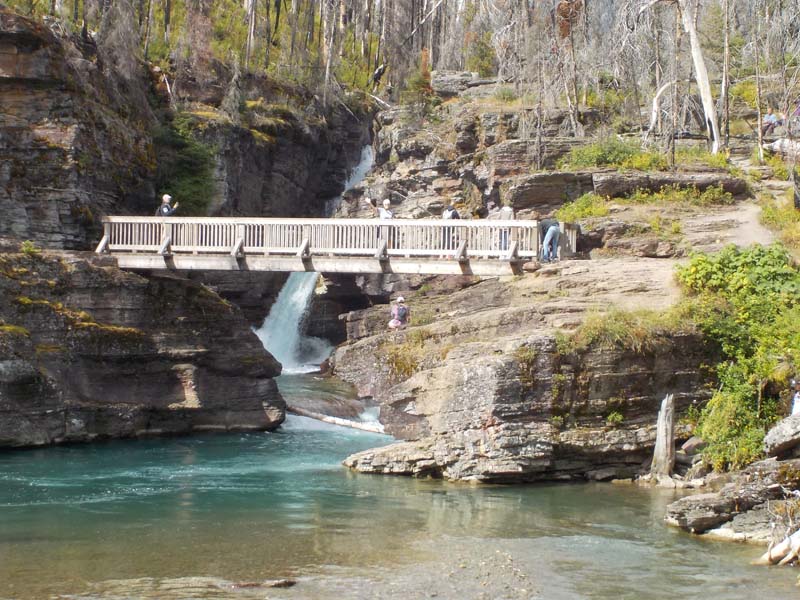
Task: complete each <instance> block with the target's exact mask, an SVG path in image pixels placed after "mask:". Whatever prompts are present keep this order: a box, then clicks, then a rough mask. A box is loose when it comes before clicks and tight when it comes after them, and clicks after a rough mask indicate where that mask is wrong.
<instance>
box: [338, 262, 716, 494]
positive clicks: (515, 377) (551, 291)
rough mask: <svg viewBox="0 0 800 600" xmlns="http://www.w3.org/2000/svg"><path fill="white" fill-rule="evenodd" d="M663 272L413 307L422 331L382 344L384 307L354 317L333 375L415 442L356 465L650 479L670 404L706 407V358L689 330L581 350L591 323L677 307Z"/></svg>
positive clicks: (562, 273)
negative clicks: (660, 421) (643, 307)
mask: <svg viewBox="0 0 800 600" xmlns="http://www.w3.org/2000/svg"><path fill="white" fill-rule="evenodd" d="M656 263H657V261H656V260H628V261H626V262H625V265H624V267H623V266H621V261H619V260H608V259H605V260H597V261H592V265H591V268H590V267H589V266H588V265H587V264H586V263H585V262H582V261H565V262H562V263H559V264H558V265H552V266H548V267H545V268H543V269H541V270H539V271H537V272H536V273H535V274H530V275H526V276H525V277H523V278H520V279H516V280H513V281H498V280H486V281H482V282H473V284H472V285H470V286H468V287H466V288H464V289H462V290H460V291H451V292H450V293H448V294H445V295H440V294H438V293H436V292H434V291H432V290H426V289H425V288H424V287H423V288H421V289H420V290H417V291H415V292H411V293H408V294H404V295H405V296H406V298H407V300H408V301H409V302H410V306H411V317H412V325H413V326H412V327H411V328H409V329H407V330H405V331H403V332H400V333H398V334H394V333H385V328H386V321H387V320H388V310H387V309H386V308H385V307H381V308H377V307H375V308H371V309H367V310H363V311H354V312H353V313H350V314H349V315H348V317H347V325H348V333H349V335H350V341H349V342H348V343H347V344H345V345H342V346H340V347H339V349H338V350H337V352H336V355H335V360H334V364H335V372H336V374H337V375H339V376H340V377H342V378H344V379H346V380H348V381H351V382H353V383H354V384H355V385H356V386H357V388H358V391H359V394H360V395H362V396H371V397H372V398H373V400H374V401H376V402H377V403H379V404H380V406H381V421H382V422H383V423H385V425H386V427H387V430H388V431H390V432H391V433H394V434H395V435H398V436H400V437H404V438H406V439H409V440H412V441H408V442H404V443H400V444H395V445H392V446H388V447H385V448H381V449H377V450H374V451H368V452H364V453H361V454H358V455H355V456H352V457H350V458H348V460H347V461H346V464H347V465H349V466H351V467H353V468H355V469H357V470H360V471H364V472H374V473H395V474H405V475H415V476H424V475H431V476H436V477H446V478H449V479H470V480H479V481H502V482H508V481H534V480H544V479H574V478H581V479H582V478H587V477H588V478H592V479H611V478H617V477H630V476H632V475H633V474H635V473H638V472H640V471H641V470H643V469H644V468H645V466H646V463H647V462H648V460H649V458H650V456H651V453H652V448H653V446H654V443H655V423H656V416H657V413H658V408H659V404H660V402H661V400H662V399H663V397H664V395H665V394H667V393H673V394H675V397H676V403H677V407H678V411H679V412H681V411H685V410H686V409H687V408H688V406H690V405H692V404H694V403H700V402H703V401H704V400H705V399H706V398H707V396H708V393H707V390H706V388H705V386H704V384H705V375H704V374H703V372H702V370H701V368H700V365H701V364H702V363H703V361H704V360H706V359H707V357H708V356H709V349H708V348H706V347H705V345H704V343H703V340H702V338H701V337H700V336H699V335H698V334H696V333H695V332H693V331H691V330H680V329H676V330H671V331H667V330H663V331H657V332H655V333H654V334H653V336H652V337H651V338H650V339H649V340H648V341H646V342H645V343H643V344H642V345H639V346H637V345H625V343H619V344H606V343H600V342H598V343H596V344H595V345H588V346H586V347H583V348H573V347H570V345H569V342H568V341H567V339H566V337H565V335H564V333H561V332H563V331H565V330H569V329H572V328H574V327H576V326H577V325H578V324H580V323H581V322H582V321H583V320H584V319H585V318H586V315H587V311H597V310H602V309H603V308H607V307H608V306H609V305H611V304H616V305H618V306H622V307H624V306H635V305H637V304H642V303H645V302H648V303H649V305H650V306H651V307H652V308H654V309H658V308H659V307H665V306H667V305H668V304H669V303H670V302H671V301H672V299H673V298H674V295H673V294H672V293H671V292H670V289H671V285H672V284H671V274H670V273H669V271H667V272H664V271H662V270H661V269H660V268H655V264H656Z"/></svg>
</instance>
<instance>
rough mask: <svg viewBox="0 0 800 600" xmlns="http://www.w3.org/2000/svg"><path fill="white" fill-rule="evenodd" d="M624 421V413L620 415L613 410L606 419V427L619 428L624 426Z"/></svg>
mask: <svg viewBox="0 0 800 600" xmlns="http://www.w3.org/2000/svg"><path fill="white" fill-rule="evenodd" d="M624 421H625V417H624V416H622V413H619V412H617V411H616V410H612V411H611V412H610V413H608V416H607V417H606V425H608V426H609V427H617V426H618V425H622V423H623V422H624Z"/></svg>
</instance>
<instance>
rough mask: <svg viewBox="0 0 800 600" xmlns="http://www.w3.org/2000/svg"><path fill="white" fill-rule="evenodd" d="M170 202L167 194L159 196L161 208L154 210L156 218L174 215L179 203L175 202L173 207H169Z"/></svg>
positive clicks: (170, 199)
mask: <svg viewBox="0 0 800 600" xmlns="http://www.w3.org/2000/svg"><path fill="white" fill-rule="evenodd" d="M170 202H172V196H170V195H169V194H164V195H163V196H161V206H159V207H158V208H157V209H156V216H157V217H171V216H172V215H174V214H175V211H176V210H178V206H179V205H180V202H176V203H175V206H170V204H169V203H170Z"/></svg>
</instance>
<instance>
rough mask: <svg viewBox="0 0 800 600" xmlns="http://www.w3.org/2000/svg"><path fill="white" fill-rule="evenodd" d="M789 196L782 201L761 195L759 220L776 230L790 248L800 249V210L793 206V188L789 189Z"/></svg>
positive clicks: (796, 250)
mask: <svg viewBox="0 0 800 600" xmlns="http://www.w3.org/2000/svg"><path fill="white" fill-rule="evenodd" d="M787 193H788V195H789V196H790V197H789V198H787V200H786V201H784V202H779V201H777V200H776V199H775V198H773V197H772V196H769V195H766V194H764V195H761V196H760V197H759V204H760V205H761V222H762V223H763V224H764V225H766V226H767V227H769V228H770V229H772V230H774V231H775V232H777V234H778V237H779V238H780V240H781V241H782V242H783V243H784V244H786V246H787V247H788V248H790V249H791V250H793V251H795V252H798V251H800V210H797V209H796V208H795V207H794V190H789V191H788V192H787Z"/></svg>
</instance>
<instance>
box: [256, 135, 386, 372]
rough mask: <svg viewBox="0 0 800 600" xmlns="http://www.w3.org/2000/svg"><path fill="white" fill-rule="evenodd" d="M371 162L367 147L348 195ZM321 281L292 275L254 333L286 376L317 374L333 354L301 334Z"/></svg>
mask: <svg viewBox="0 0 800 600" xmlns="http://www.w3.org/2000/svg"><path fill="white" fill-rule="evenodd" d="M372 159H373V153H372V146H369V145H366V146H364V148H363V149H362V150H361V160H360V161H359V163H358V164H357V165H356V167H355V168H354V169H353V170H352V171H351V173H350V176H349V177H348V178H347V181H346V182H345V184H344V189H345V191H347V190H349V189H351V188H352V187H354V186H356V185H358V184H359V183H361V181H362V180H363V179H364V177H366V175H367V172H368V171H369V170H370V168H371V167H372ZM341 202H342V197H341V196H337V197H336V198H334V199H332V200H331V201H329V202H328V203H327V204H326V206H325V212H326V216H331V215H333V214H334V213H335V212H336V210H337V209H338V208H339V205H340V204H341ZM318 279H319V274H318V273H292V274H291V275H289V279H287V280H286V283H285V284H284V285H283V287H282V288H281V291H280V294H278V298H277V299H276V300H275V304H273V305H272V309H271V310H270V312H269V315H268V316H267V318H266V319H265V320H264V324H263V325H262V326H261V327H259V328H258V329H256V330H255V332H256V335H257V336H258V338H259V339H260V340H261V343H262V344H264V347H265V348H266V349H267V350H269V352H270V353H271V354H272V355H273V356H274V357H275V358H276V359H278V361H279V362H280V363H281V364H282V365H283V372H284V373H310V372H313V371H317V370H318V369H319V365H320V363H322V361H324V360H325V359H326V358H328V356H330V354H331V351H332V350H333V346H331V344H330V343H328V341H327V340H323V339H320V338H317V337H311V336H306V335H303V334H302V332H301V330H302V328H303V321H304V319H305V318H306V316H307V315H308V309H309V307H310V305H311V299H312V298H313V297H314V290H315V289H316V287H317V280H318Z"/></svg>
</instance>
